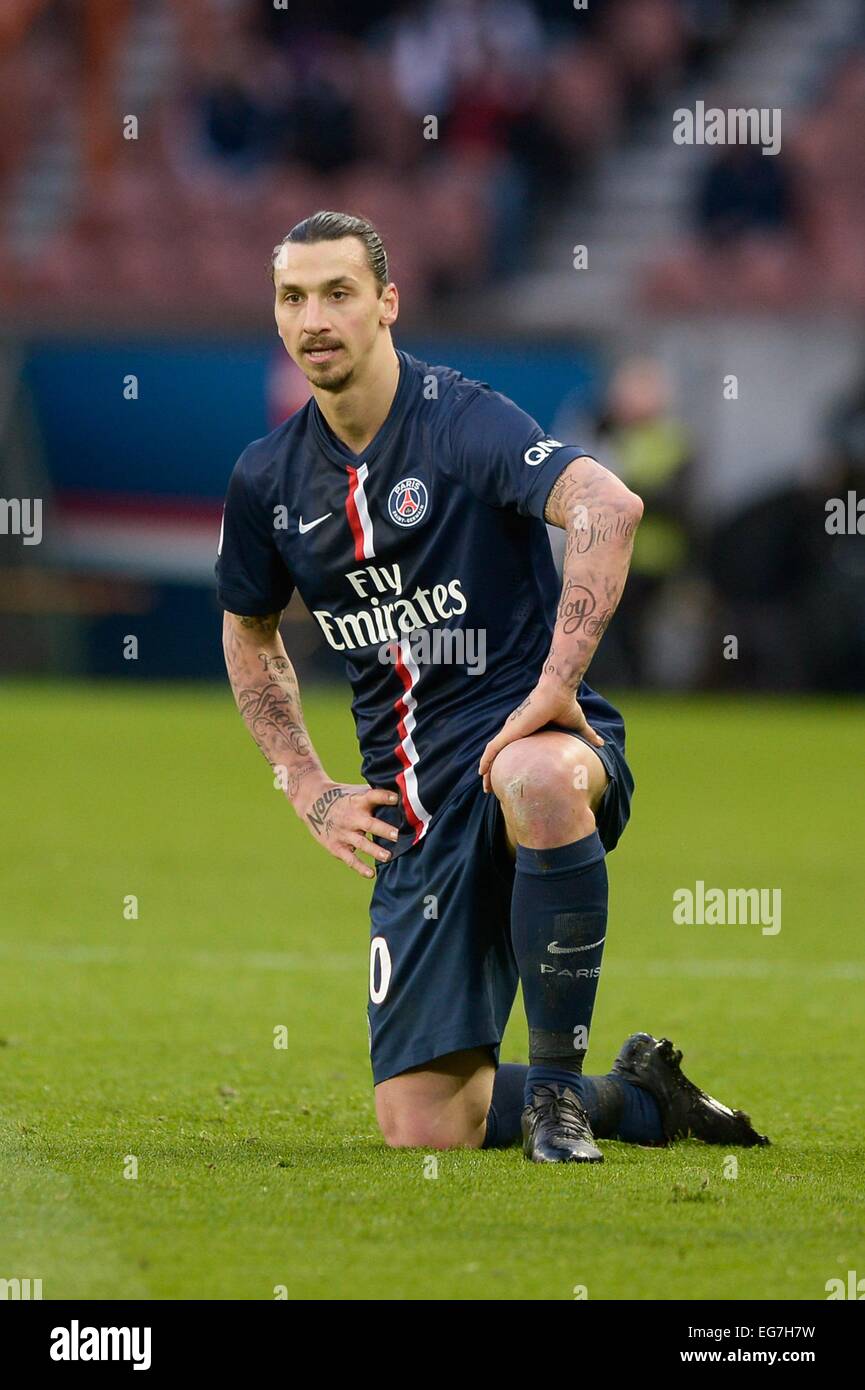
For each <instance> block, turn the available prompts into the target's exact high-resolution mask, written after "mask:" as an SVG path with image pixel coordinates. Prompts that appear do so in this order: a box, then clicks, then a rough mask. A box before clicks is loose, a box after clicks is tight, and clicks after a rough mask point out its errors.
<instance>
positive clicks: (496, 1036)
mask: <svg viewBox="0 0 865 1390" xmlns="http://www.w3.org/2000/svg"><path fill="white" fill-rule="evenodd" d="M565 732H567V733H573V730H570V729H569V730H565ZM599 732H600V733H601V734H602V735H603V737H604V738H605V739H606V742H605V744H604V746H603V747H602V748H596V749H595V752H596V753H597V754H598V756H599V757H600V759H601V760H602V762H603V764H604V766H605V768H606V770H607V775H608V777H609V779H610V780H609V784H608V786H607V789H606V791H605V792H604V796H603V799H602V801H601V804H600V806H599V807H598V812H597V824H598V834H599V835H600V837H601V841H602V843H603V845H604V848H605V849H606V850H607V851H610V850H612V849H613V848H614V847H615V845H616V843H617V842H618V839H619V836H620V835H621V833H622V831H623V830H624V828H625V825H626V824H627V821H628V816H629V814H630V807H631V795H632V793H633V789H634V779H633V777H632V776H631V771H630V768H629V767H628V764H627V762H626V760H625V753H624V747H623V745H622V744H621V743H620V742H618V741H617V740H615V739H613V738H612V737H611V735H610V731H609V730H608V729H606V728H603V727H601V728H600V729H599ZM574 737H575V738H581V737H582V736H581V735H580V734H574ZM583 742H585V743H587V742H588V740H587V739H583ZM589 746H590V747H591V746H592V745H591V744H590V745H589ZM513 879H514V862H513V860H512V858H511V856H510V853H509V851H508V846H507V839H506V835H505V825H504V816H503V814H502V811H501V807H500V805H499V802H498V799H497V797H496V796H495V795H494V794H493V793H492V792H486V793H485V792H484V790H483V787H482V785H481V779H480V777H478V778H477V780H476V783H475V784H473V785H472V786H470V787H469V788H468V789H467V790H466V791H464V792H463V793H462V794H461V795H459V796H457V797H455V798H454V800H453V801H451V802H449V803H448V804H447V805H446V806H445V807H444V808H443V809H442V811H441V812H440V813H439V815H438V816H436V818H435V820H434V821H433V822H432V823H431V825H430V827H429V830H428V831H427V833H426V835H425V836H424V838H423V839H422V840H421V841H420V842H419V843H418V844H417V845H416V846H415V847H414V848H413V849H411V850H409V851H408V852H407V853H405V854H401V855H399V856H398V857H397V858H395V859H393V860H392V861H391V862H390V863H389V864H379V865H378V866H377V869H376V883H375V888H374V890H373V895H372V902H371V905H370V913H371V938H372V940H371V943H370V971H369V994H370V1001H369V1005H368V1009H367V1014H368V1018H369V1038H370V1058H371V1062H372V1073H373V1080H374V1082H375V1084H376V1085H377V1084H378V1083H379V1082H380V1081H386V1080H387V1078H388V1077H389V1076H398V1075H399V1074H400V1072H404V1071H407V1070H408V1068H409V1067H416V1066H420V1065H421V1064H422V1063H423V1062H430V1061H432V1060H433V1058H435V1057H443V1056H444V1055H445V1054H446V1053H448V1052H462V1051H464V1050H466V1049H467V1048H472V1047H485V1046H487V1047H489V1048H491V1049H492V1052H493V1057H494V1060H495V1063H496V1066H498V1061H499V1046H500V1044H501V1040H502V1036H503V1034H504V1031H505V1026H506V1024H507V1021H508V1018H509V1017H510V1012H511V1009H512V1007H513V1003H514V997H515V995H516V991H517V983H518V980H519V973H518V971H517V963H516V960H515V959H514V953H513V950H512V948H511V929H510V909H511V889H512V886H513Z"/></svg>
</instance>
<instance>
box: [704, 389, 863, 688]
mask: <svg viewBox="0 0 865 1390" xmlns="http://www.w3.org/2000/svg"><path fill="white" fill-rule="evenodd" d="M826 436H827V449H826V452H825V454H824V456H823V458H822V460H821V461H820V466H819V470H818V473H817V475H816V476H815V477H813V478H809V479H806V480H802V481H799V482H796V481H793V482H792V483H785V484H784V485H783V486H782V487H780V488H777V489H775V490H773V491H772V492H770V493H768V494H764V495H763V496H761V497H759V498H758V499H757V500H756V501H751V502H749V503H747V504H746V505H745V506H744V507H742V508H740V509H739V510H737V511H736V512H735V513H734V514H733V515H732V516H730V517H728V518H726V519H725V520H724V521H723V522H722V523H721V524H720V525H719V526H718V527H717V528H716V529H715V531H714V533H713V534H712V536H711V538H710V543H709V546H708V550H707V557H708V567H709V573H710V576H711V578H712V582H713V584H714V586H715V591H716V603H717V615H716V622H717V626H718V627H719V629H720V630H721V631H723V632H724V633H725V634H726V633H729V634H733V635H735V636H736V637H737V638H738V644H739V650H738V657H737V659H736V661H731V662H729V663H727V662H724V663H719V666H718V667H716V668H715V670H713V671H711V672H709V673H708V674H709V677H710V679H711V678H714V679H715V680H720V679H723V680H724V683H725V684H730V683H731V682H734V683H738V684H740V685H743V686H749V687H754V686H756V687H763V688H769V689H772V688H781V689H790V690H846V691H851V692H854V691H855V692H863V691H865V549H863V544H862V537H861V535H859V534H858V532H851V531H845V532H842V533H841V534H836V533H835V532H834V531H833V530H830V529H827V524H826V523H827V510H826V504H827V502H829V501H830V499H833V498H836V499H839V500H840V501H841V502H842V503H843V504H844V506H845V510H846V505H847V499H848V493H850V492H852V493H853V495H854V498H855V499H862V498H865V377H863V379H862V381H861V382H860V384H859V385H858V386H857V387H856V388H854V390H853V391H852V392H850V393H849V395H845V396H844V397H843V398H842V399H841V400H840V401H838V402H837V404H836V405H835V406H834V407H833V408H832V409H831V410H830V412H829V415H828V417H827V421H826ZM720 665H724V666H726V667H727V669H726V670H725V671H723V673H722V672H721V670H720V669H719V668H720Z"/></svg>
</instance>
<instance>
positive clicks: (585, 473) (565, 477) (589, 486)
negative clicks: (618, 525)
mask: <svg viewBox="0 0 865 1390" xmlns="http://www.w3.org/2000/svg"><path fill="white" fill-rule="evenodd" d="M642 506H643V504H642V502H641V501H640V499H639V497H637V496H636V494H635V493H633V492H631V491H630V489H629V488H627V487H626V486H625V484H624V483H623V482H622V481H621V479H619V478H617V477H616V475H615V473H611V472H610V470H609V468H604V467H603V465H602V464H600V463H598V462H597V460H596V459H593V458H589V457H588V455H586V454H583V455H581V456H580V457H579V458H576V459H571V461H570V463H568V464H566V466H565V467H564V468H563V469H562V471H561V473H560V474H559V476H558V477H557V478H556V481H555V482H554V483H553V485H552V487H551V488H550V492H549V496H548V497H547V503H546V506H545V508H544V519H545V521H548V522H549V524H550V525H551V526H561V527H562V529H563V530H567V529H568V528H569V527H570V526H572V525H573V524H574V520H575V513H576V520H577V523H578V524H579V523H580V522H582V526H581V527H580V529H583V527H585V526H587V525H588V519H589V517H590V516H591V515H592V514H593V513H595V512H598V511H599V510H603V511H604V512H611V513H613V514H621V515H628V516H633V515H634V513H637V514H638V515H637V519H639V514H640V513H641V512H642ZM578 508H579V511H577V509H578ZM634 524H636V522H635V523H634Z"/></svg>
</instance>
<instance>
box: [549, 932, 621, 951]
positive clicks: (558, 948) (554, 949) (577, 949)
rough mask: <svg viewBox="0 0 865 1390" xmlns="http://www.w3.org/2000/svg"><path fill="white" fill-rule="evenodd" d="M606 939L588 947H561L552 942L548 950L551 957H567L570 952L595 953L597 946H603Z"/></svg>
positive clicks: (556, 942) (593, 942) (602, 938)
mask: <svg viewBox="0 0 865 1390" xmlns="http://www.w3.org/2000/svg"><path fill="white" fill-rule="evenodd" d="M606 939H607V938H606V937H605V936H602V937H601V939H600V941H592V942H591V943H590V944H589V945H588V946H560V945H559V943H558V941H551V942H550V944H549V946H548V947H547V950H548V951H549V953H550V955H551V956H566V955H568V953H569V952H570V951H593V950H594V949H595V947H596V946H603V944H604V942H605V941H606Z"/></svg>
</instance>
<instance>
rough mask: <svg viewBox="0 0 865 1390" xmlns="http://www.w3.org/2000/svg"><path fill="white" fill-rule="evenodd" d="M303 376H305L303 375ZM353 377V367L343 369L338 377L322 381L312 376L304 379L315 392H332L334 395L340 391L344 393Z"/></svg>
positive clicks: (330, 377)
mask: <svg viewBox="0 0 865 1390" xmlns="http://www.w3.org/2000/svg"><path fill="white" fill-rule="evenodd" d="M304 375H306V374H305V373H304ZM353 376H354V367H352V366H348V367H345V368H343V370H342V371H341V372H340V373H339V375H337V376H329V377H328V378H327V379H326V380H324V381H322V380H317V379H316V378H315V377H313V376H307V378H306V379H307V381H308V382H309V383H310V385H311V386H314V387H315V389H316V390H317V391H333V392H334V393H339V392H340V391H344V390H345V388H346V387H347V386H349V385H350V384H351V379H352V377H353Z"/></svg>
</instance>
